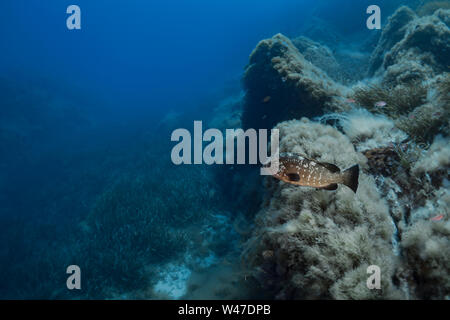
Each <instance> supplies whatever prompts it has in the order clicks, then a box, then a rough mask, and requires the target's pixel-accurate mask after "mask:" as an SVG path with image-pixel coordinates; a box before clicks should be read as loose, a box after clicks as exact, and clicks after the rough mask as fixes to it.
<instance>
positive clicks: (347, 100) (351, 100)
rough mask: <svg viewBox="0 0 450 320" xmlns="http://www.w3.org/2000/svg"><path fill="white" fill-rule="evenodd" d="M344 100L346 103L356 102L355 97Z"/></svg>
mask: <svg viewBox="0 0 450 320" xmlns="http://www.w3.org/2000/svg"><path fill="white" fill-rule="evenodd" d="M345 102H347V103H356V100H355V99H346V100H345Z"/></svg>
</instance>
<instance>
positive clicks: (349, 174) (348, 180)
mask: <svg viewBox="0 0 450 320" xmlns="http://www.w3.org/2000/svg"><path fill="white" fill-rule="evenodd" d="M342 175H343V180H344V181H343V184H344V185H346V186H347V187H349V188H350V189H352V190H353V192H354V193H356V190H357V189H358V178H359V165H357V164H355V165H354V166H352V167H350V168H348V169H346V170H344V172H343V174H342Z"/></svg>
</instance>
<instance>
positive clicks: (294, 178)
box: [287, 173, 300, 181]
mask: <svg viewBox="0 0 450 320" xmlns="http://www.w3.org/2000/svg"><path fill="white" fill-rule="evenodd" d="M287 176H288V178H289V181H300V175H299V174H298V173H288V175H287Z"/></svg>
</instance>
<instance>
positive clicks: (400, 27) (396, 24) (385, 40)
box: [369, 6, 417, 75]
mask: <svg viewBox="0 0 450 320" xmlns="http://www.w3.org/2000/svg"><path fill="white" fill-rule="evenodd" d="M416 17H417V16H416V14H415V13H414V11H412V10H411V9H410V8H408V7H406V6H402V7H400V8H398V9H397V11H395V13H394V14H393V15H392V16H390V17H389V19H388V23H387V25H386V26H385V27H384V28H383V32H382V33H381V37H380V40H379V41H378V45H377V47H376V48H375V50H374V51H373V53H372V56H371V58H370V67H369V75H373V74H374V73H375V71H377V69H378V68H380V67H381V65H382V64H383V59H384V55H385V54H386V53H387V52H388V51H389V50H390V49H391V48H392V47H393V46H394V45H395V44H396V43H397V42H399V41H400V40H401V39H403V37H404V36H405V33H406V26H407V24H408V23H409V22H410V21H412V20H414V19H415V18H416Z"/></svg>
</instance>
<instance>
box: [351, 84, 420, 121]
mask: <svg viewBox="0 0 450 320" xmlns="http://www.w3.org/2000/svg"><path fill="white" fill-rule="evenodd" d="M426 98H427V87H426V86H425V85H423V84H422V83H420V82H418V81H413V82H411V83H409V84H405V85H402V86H396V87H390V86H385V85H367V86H364V87H358V88H356V89H355V92H354V99H355V100H356V102H357V103H358V104H360V105H361V106H363V107H364V108H366V109H367V110H369V111H370V112H372V113H382V114H385V115H387V116H389V117H391V118H394V119H395V118H398V117H400V116H402V115H405V114H408V113H409V112H410V111H412V110H414V109H415V108H416V107H418V106H420V105H422V104H423V103H425V101H426ZM377 102H385V103H386V105H384V106H377Z"/></svg>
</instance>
